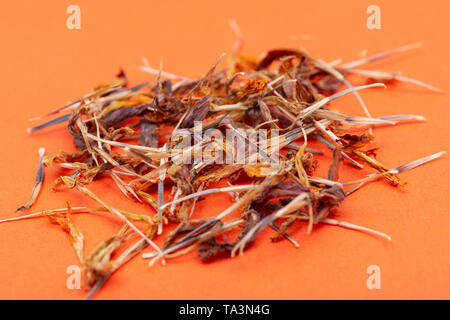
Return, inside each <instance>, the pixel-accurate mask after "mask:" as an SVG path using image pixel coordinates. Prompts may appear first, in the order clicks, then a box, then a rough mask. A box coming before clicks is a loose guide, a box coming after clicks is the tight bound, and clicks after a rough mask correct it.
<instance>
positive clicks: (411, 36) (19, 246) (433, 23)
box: [0, 0, 450, 299]
mask: <svg viewBox="0 0 450 320" xmlns="http://www.w3.org/2000/svg"><path fill="white" fill-rule="evenodd" d="M73 3H74V4H77V5H79V6H80V7H81V19H82V21H81V30H68V29H67V28H66V18H67V14H66V8H67V6H68V5H70V4H73ZM373 3H376V4H378V5H379V6H380V7H381V30H368V29H367V27H366V18H367V14H366V8H367V6H368V5H370V4H373ZM449 12H450V2H447V1H426V2H423V1H352V2H350V1H344V2H343V1H297V0H295V1H282V0H280V1H261V0H260V1H220V2H219V1H213V0H210V1H201V2H200V1H154V0H152V1H134V0H129V1H84V0H76V1H72V0H71V1H66V0H64V1H63V0H61V1H51V0H45V1H44V0H42V1H8V2H3V3H2V5H1V10H0V33H1V40H2V49H1V51H0V64H1V68H0V71H1V77H0V81H1V88H2V89H1V92H2V94H1V102H2V103H1V107H0V108H1V123H2V124H1V127H0V130H1V137H2V140H1V141H2V143H1V146H2V147H1V158H0V163H1V169H0V181H1V190H2V201H1V202H0V218H6V217H10V216H14V215H15V213H14V210H15V208H16V207H18V206H19V205H22V204H23V203H25V202H26V201H27V200H28V197H29V194H30V192H31V188H32V186H33V183H34V176H35V172H36V163H37V157H38V156H37V150H38V148H39V147H41V146H44V147H46V150H47V154H50V153H54V152H57V151H59V150H60V149H63V148H64V149H68V146H70V147H69V149H70V150H74V147H73V146H72V144H71V139H70V137H69V134H68V132H67V131H66V130H64V129H61V128H60V127H59V128H54V129H51V130H47V131H46V132H42V133H37V134H35V135H31V136H30V135H27V134H26V132H25V129H26V128H27V127H29V126H30V123H29V122H28V119H29V118H30V117H34V116H38V115H41V114H44V113H46V112H47V111H49V110H52V109H54V108H55V107H58V106H60V105H63V104H65V103H66V102H67V101H71V100H74V99H76V98H78V97H80V96H81V95H82V94H84V93H86V92H88V91H89V90H90V89H91V88H92V87H94V86H95V85H97V84H98V83H103V82H111V81H113V80H114V76H115V74H116V73H117V71H118V70H119V68H120V67H123V68H124V69H125V70H126V72H127V73H128V76H129V78H130V80H131V82H132V84H137V83H139V82H141V81H144V80H146V79H147V75H146V74H144V73H142V72H140V71H139V70H138V68H137V67H138V65H140V64H141V57H142V56H146V57H147V58H148V60H149V61H150V63H151V64H152V65H153V66H156V67H158V66H159V61H160V58H162V59H163V62H164V69H165V70H167V71H169V72H173V73H177V74H180V75H186V76H197V75H199V74H202V73H204V72H205V71H206V70H207V69H208V68H209V67H210V65H212V63H214V62H215V61H216V59H217V57H218V56H219V55H220V54H221V53H222V52H230V50H231V48H232V45H233V42H234V35H233V33H232V31H231V29H230V28H229V26H228V22H227V21H228V19H229V18H234V19H235V20H236V21H237V23H238V24H239V25H240V27H241V29H242V32H243V34H244V37H245V47H244V52H245V53H247V54H252V55H258V54H260V53H262V52H263V51H265V50H267V49H270V48H274V47H300V46H303V47H305V48H306V49H307V50H308V52H309V53H310V54H311V55H313V56H314V57H320V58H322V59H323V60H325V61H332V60H334V59H336V58H342V59H343V60H344V61H349V60H353V59H356V58H358V57H360V54H361V51H362V50H363V49H367V52H369V53H376V52H380V51H384V50H386V49H391V48H395V47H398V46H400V45H403V44H408V43H413V42H417V41H421V42H423V43H424V46H423V47H422V48H420V49H417V50H414V51H411V52H408V53H403V54H399V55H397V56H395V57H392V58H389V59H386V60H384V61H382V62H377V63H376V64H374V65H372V66H371V67H376V68H379V69H382V70H386V71H403V72H404V74H405V75H408V76H411V77H414V78H416V79H420V80H422V81H425V82H427V83H430V84H433V85H436V86H438V87H440V88H442V89H444V90H445V91H446V92H449V91H450V81H449V79H450V78H449V75H450V69H449V59H448V57H449V56H450V44H449V42H448V41H447V40H448V31H449V30H450V19H449ZM305 34H306V35H309V36H311V37H312V39H311V40H302V35H305ZM352 80H355V82H354V83H361V81H360V80H359V79H352ZM358 81H359V82H358ZM361 96H362V97H363V99H364V100H365V101H366V103H367V105H368V107H369V109H370V110H371V112H372V114H373V115H374V116H382V115H388V114H420V115H423V116H425V117H426V118H427V121H426V122H425V123H411V124H404V125H398V126H396V127H384V128H379V129H377V130H376V131H375V137H376V140H377V141H378V145H379V146H380V150H379V152H378V159H379V160H380V161H382V162H384V163H385V164H386V165H387V166H389V167H392V166H396V165H398V164H402V163H405V162H409V161H411V160H415V159H418V158H421V157H423V156H426V155H429V154H432V153H435V152H438V151H441V150H447V151H448V150H449V148H448V140H449V134H448V132H449V130H448V124H449V120H450V119H449V114H450V113H449V105H450V99H449V95H448V94H434V93H430V92H428V91H426V90H423V89H421V88H418V87H415V86H413V85H408V84H399V85H396V86H391V87H390V88H388V89H385V90H383V89H372V90H367V91H363V92H361ZM332 108H334V109H339V110H341V111H345V112H346V113H348V114H358V115H362V111H361V109H360V107H359V105H358V104H357V102H356V101H355V99H354V97H351V96H348V97H344V98H342V99H340V100H339V101H336V103H333V104H332ZM321 160H322V162H321V167H320V169H319V172H318V174H319V175H323V174H324V172H325V170H326V167H327V166H328V163H329V161H331V153H330V152H328V151H327V153H326V154H325V155H324V156H322V158H321ZM448 168H449V156H448V155H446V156H444V157H443V158H442V159H439V160H437V161H434V162H432V163H430V164H428V165H426V166H423V167H420V168H417V169H415V170H413V171H410V172H407V173H405V174H403V175H402V176H401V177H402V178H403V179H404V180H405V181H407V185H406V187H405V188H403V189H401V188H393V187H391V186H390V185H388V184H386V183H384V182H382V181H379V182H376V183H372V184H370V185H368V186H367V187H365V188H363V189H362V190H360V191H359V192H357V193H355V194H354V195H352V196H351V197H349V198H348V199H347V200H346V201H345V202H344V204H343V206H342V208H341V209H340V211H339V219H341V220H344V221H348V222H352V223H355V224H360V225H364V226H368V227H371V228H374V229H377V230H380V231H383V232H385V233H388V234H389V235H390V236H391V237H392V242H387V241H384V240H381V239H379V238H376V237H372V236H370V235H367V234H363V233H358V232H354V231H349V230H346V229H341V228H339V227H333V226H317V227H315V229H314V231H313V234H312V235H310V236H307V235H306V234H305V233H306V229H305V225H301V224H299V225H298V226H297V227H294V228H293V229H292V231H291V234H292V236H293V237H294V238H295V239H296V240H297V241H298V242H299V243H300V244H301V247H300V248H298V249H295V248H293V247H292V245H291V244H290V243H289V242H288V241H280V242H278V243H275V244H272V243H270V238H269V237H270V235H271V234H272V231H270V230H266V231H264V232H263V233H262V235H261V237H260V238H258V239H257V241H256V242H255V244H254V246H253V247H252V249H251V250H248V251H247V252H246V253H245V255H244V256H243V257H238V258H235V259H222V260H219V261H216V262H214V263H210V264H204V263H202V262H201V260H200V259H199V258H198V257H197V256H196V254H195V253H191V254H188V255H187V256H183V257H179V258H176V259H173V260H169V261H168V264H167V265H166V266H162V265H161V264H159V263H157V264H156V265H155V266H154V267H152V268H149V267H148V264H147V261H146V260H143V259H141V258H140V257H137V258H135V259H134V260H132V261H131V262H130V263H129V264H128V265H126V266H125V267H124V268H123V269H121V270H120V271H119V272H117V273H116V274H115V275H114V276H113V277H112V278H111V279H110V280H109V281H108V282H107V283H106V285H105V286H104V288H103V290H102V291H100V293H99V294H98V295H97V296H96V298H100V299H110V298H113V299H117V298H122V299H123V298H124V299H129V298H130V299H141V298H146V299H316V298H326V299H329V298H356V299H360V298H369V299H382V298H388V299H392V298H414V299H415V298H447V299H448V298H450V293H449V292H450V290H449V289H450V275H449V270H450V256H449V255H448V253H449V252H450V241H449V227H450V215H449V204H448V203H449V202H448V200H449V199H448V198H449V193H448V181H449V180H450V174H449V173H450V172H449V169H448ZM369 171H370V170H366V171H357V170H355V169H354V168H352V167H350V166H349V165H345V166H344V170H343V172H342V174H341V181H346V180H349V179H353V178H355V177H359V176H362V175H363V174H366V173H367V172H369ZM61 173H62V171H61V170H59V169H57V168H55V169H49V170H46V181H45V184H44V188H43V191H42V192H41V195H40V197H39V200H38V202H37V204H36V205H35V206H33V208H32V210H31V212H34V211H36V210H41V209H48V208H60V207H63V206H64V203H65V201H66V200H70V201H71V204H72V205H73V206H78V205H89V206H94V203H93V202H92V201H91V200H90V199H87V198H86V197H84V196H83V195H80V194H78V193H76V192H75V191H67V192H66V191H65V192H58V193H55V192H53V191H51V185H52V183H53V180H54V178H56V177H57V175H58V174H61ZM94 185H95V187H94ZM94 185H93V186H92V189H93V190H94V191H96V192H99V193H100V194H101V195H102V197H103V199H104V200H105V201H107V202H108V203H110V204H111V205H114V206H115V207H117V208H121V209H128V210H129V211H134V212H148V213H151V214H153V213H152V212H151V211H150V209H148V208H146V207H142V206H140V205H139V204H137V203H134V202H133V201H124V200H123V199H122V196H121V195H120V194H119V191H117V190H116V187H115V186H114V187H111V181H110V180H108V179H107V178H104V179H102V180H100V181H99V183H96V184H94ZM229 203H230V202H229V197H228V196H227V195H216V196H210V197H209V198H208V199H207V200H205V201H203V202H200V203H198V209H199V212H198V213H197V216H198V217H207V216H213V215H215V214H217V213H219V212H221V210H223V208H225V207H226V206H227V205H229ZM74 220H75V222H76V223H77V224H78V226H79V228H80V229H81V231H82V232H83V233H84V234H85V238H86V246H87V249H88V251H89V252H90V251H91V250H92V249H93V248H94V247H95V246H96V245H97V244H98V243H99V241H101V240H103V239H105V238H106V237H108V236H110V235H112V234H113V233H115V232H117V230H118V229H119V228H120V225H121V223H120V222H119V221H118V220H117V219H115V218H111V217H109V216H107V217H105V216H102V215H100V214H98V215H76V216H75V217H74ZM158 241H159V242H158V243H161V239H158ZM71 264H77V258H76V256H75V253H74V251H73V250H72V248H71V245H70V241H69V239H68V236H67V234H66V233H64V232H62V231H61V229H60V228H59V227H58V226H56V225H53V224H51V223H50V222H49V221H47V219H42V218H41V219H34V220H27V221H21V222H14V223H8V224H0V298H6V299H17V298H31V299H39V298H43V299H55V298H58V299H80V298H82V297H84V295H85V292H84V291H82V290H69V289H67V288H66V278H67V276H68V275H67V274H66V273H65V271H66V268H67V267H68V266H69V265H71ZM369 265H378V266H380V268H381V289H380V290H368V289H367V287H366V279H367V277H368V275H367V274H366V269H367V267H368V266H369Z"/></svg>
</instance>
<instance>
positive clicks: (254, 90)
mask: <svg viewBox="0 0 450 320" xmlns="http://www.w3.org/2000/svg"><path fill="white" fill-rule="evenodd" d="M231 26H232V28H233V30H234V31H235V33H236V35H237V41H236V44H235V46H234V48H233V51H232V53H231V55H229V56H228V60H227V64H226V65H227V66H226V68H225V69H220V67H219V65H220V63H221V59H222V58H223V55H222V56H221V57H220V58H219V60H217V61H216V62H215V63H214V64H213V65H212V67H211V68H209V70H207V72H206V73H205V74H204V75H203V76H202V77H200V78H199V79H190V78H188V77H184V76H179V75H175V74H172V73H169V72H166V71H164V70H162V68H160V69H153V68H152V67H151V66H150V65H149V63H148V62H147V60H146V59H144V66H143V67H141V70H142V71H144V72H147V73H150V74H151V75H152V76H155V78H154V80H153V83H150V82H145V83H142V84H139V85H137V86H135V87H132V88H129V87H128V80H127V77H126V75H125V73H124V72H123V71H121V72H120V73H119V75H118V79H117V81H115V82H113V83H111V84H102V85H99V86H97V87H96V88H94V89H93V90H92V91H91V92H90V93H88V94H85V95H84V96H83V97H81V98H80V99H78V100H76V101H75V102H73V103H71V104H69V105H66V106H63V107H61V108H58V109H56V110H54V111H52V112H50V113H48V114H46V115H44V116H42V117H39V118H35V119H34V120H39V121H42V120H43V119H44V118H47V117H53V118H52V119H50V120H48V121H46V122H44V123H43V124H41V125H37V126H35V127H33V128H31V129H29V130H28V131H29V132H30V133H32V132H35V131H38V130H42V129H45V128H47V127H49V126H52V125H55V124H58V123H63V122H65V123H67V129H68V131H69V132H70V134H71V135H72V137H73V143H74V145H75V146H76V147H77V149H78V151H76V152H72V153H70V152H64V151H62V152H60V153H58V154H52V155H47V156H45V157H44V151H43V149H40V151H39V154H40V160H39V171H38V175H37V179H36V185H35V187H34V189H33V193H32V197H31V199H30V201H29V202H28V203H27V204H26V205H25V206H23V207H20V208H19V209H18V210H20V211H25V210H26V209H28V208H29V207H30V206H31V205H32V204H33V203H34V201H35V199H36V197H37V195H38V193H39V190H40V188H41V185H42V181H43V177H44V167H52V166H53V167H55V166H57V167H60V168H62V169H61V170H63V172H64V175H62V176H60V177H59V178H58V179H57V181H55V183H54V186H53V188H54V189H55V190H61V189H64V188H71V189H74V190H77V191H79V192H81V193H83V194H84V195H86V196H87V197H89V198H91V199H93V200H95V201H96V202H97V203H99V205H100V207H98V208H88V207H71V206H70V205H69V204H67V208H59V209H53V210H47V211H44V212H36V213H32V214H28V215H23V216H21V217H13V218H9V219H5V220H1V221H0V222H7V221H17V220H20V219H28V218H33V217H38V216H46V217H48V218H49V219H50V220H51V221H52V222H55V223H57V224H59V225H60V226H61V227H62V228H63V229H64V230H65V231H67V232H68V233H69V235H70V239H71V241H72V244H73V247H74V248H75V251H76V253H77V256H78V258H79V260H80V263H81V265H82V267H83V270H84V272H85V273H84V274H85V284H86V288H88V289H89V288H90V289H91V291H90V293H89V295H88V298H89V297H91V296H92V295H93V294H94V293H95V292H96V291H97V290H98V289H99V288H100V287H101V286H102V284H103V283H104V282H105V281H106V280H107V279H108V278H109V277H110V276H111V275H112V274H113V273H114V272H115V271H116V270H117V269H118V268H120V267H121V266H122V265H124V264H125V263H126V262H127V261H129V260H130V259H131V258H133V257H134V256H136V255H137V254H139V253H142V251H143V250H144V249H145V248H147V247H148V246H149V245H150V246H151V247H153V250H151V251H149V252H145V253H143V257H144V258H151V260H150V265H152V264H153V263H154V262H155V261H157V260H159V259H161V261H162V262H165V261H166V259H170V258H173V257H176V256H180V255H182V254H185V253H187V252H189V251H191V250H194V249H197V250H198V255H199V256H200V258H201V259H202V260H204V261H212V260H214V259H215V258H218V257H232V256H234V255H235V254H236V253H239V254H242V253H243V252H244V251H245V250H246V249H248V248H250V246H251V244H252V243H253V242H254V241H255V239H257V237H258V235H259V234H260V232H261V230H263V229H265V228H267V227H270V228H272V229H273V230H274V234H273V236H272V241H279V240H280V239H283V238H285V239H287V240H288V241H290V242H292V243H293V244H294V246H296V247H299V244H298V243H297V242H296V241H295V240H294V239H293V236H292V235H291V234H289V230H290V227H291V226H292V225H294V224H295V223H302V221H303V222H305V223H306V226H307V229H306V230H307V233H311V232H312V231H313V229H314V226H315V225H316V224H319V223H323V224H329V225H334V226H340V227H344V228H348V229H353V230H358V231H362V232H366V233H370V234H374V235H377V236H380V237H383V238H386V239H390V237H389V236H388V235H386V234H384V233H382V232H379V231H375V230H372V229H369V228H367V227H362V226H357V225H354V224H351V223H349V222H343V221H338V220H336V219H333V218H332V217H333V214H334V213H335V212H336V210H338V208H339V206H340V205H341V203H342V202H343V201H344V200H345V199H346V198H347V197H348V196H349V195H351V194H352V193H353V192H355V191H356V190H359V189H360V188H361V187H362V186H364V185H365V184H367V183H368V182H370V181H374V180H376V179H379V178H384V179H385V180H387V181H388V182H389V183H390V184H391V185H393V186H397V187H402V186H403V185H404V182H403V181H401V180H400V178H399V177H398V175H399V174H400V173H402V172H404V171H406V170H410V169H413V168H415V167H417V166H419V165H422V164H424V163H427V162H429V161H431V160H434V159H436V158H438V157H440V156H442V155H443V154H444V152H439V153H436V154H434V155H431V156H428V157H424V158H421V159H419V160H415V161H412V162H410V163H407V164H403V165H400V166H397V167H396V168H393V169H389V167H387V166H386V165H383V164H382V161H381V160H378V159H376V157H375V150H376V146H374V140H375V135H374V131H376V129H377V127H378V126H380V125H382V126H383V127H386V125H395V124H396V123H398V122H400V121H423V120H424V118H423V117H421V116H417V115H388V116H383V117H372V116H371V113H370V112H369V109H370V108H371V107H373V106H371V104H370V103H365V102H364V101H363V100H362V98H361V96H360V95H359V94H358V92H359V91H361V90H367V89H369V88H375V87H385V83H387V82H389V83H391V82H392V81H393V80H395V81H404V82H410V83H413V84H417V85H420V86H422V87H424V88H427V89H430V90H433V91H438V89H436V88H434V87H432V86H430V85H426V84H424V83H422V82H419V81H417V80H413V79H411V78H407V77H404V76H401V75H399V74H398V73H390V72H381V71H367V70H363V69H360V66H362V65H368V64H370V63H371V62H372V61H375V60H378V59H381V58H385V57H388V56H391V55H393V54H397V53H399V52H403V51H405V50H410V49H413V48H415V47H417V46H418V45H416V44H414V45H409V46H404V47H401V48H398V49H394V50H391V51H387V52H383V53H380V54H376V55H373V56H371V57H368V58H364V59H359V60H356V61H353V62H348V63H345V64H342V63H340V62H339V61H335V62H332V63H326V62H324V61H322V60H320V59H315V58H313V57H311V56H309V55H308V54H307V53H306V52H304V51H303V50H297V49H275V50H270V51H268V52H267V53H266V54H265V55H264V56H263V57H262V58H261V59H257V58H251V57H246V56H242V55H240V50H241V47H242V36H241V34H240V31H239V28H238V27H237V25H236V24H235V23H234V22H233V23H232V24H231ZM349 74H357V75H358V76H360V77H365V78H366V79H367V80H369V81H373V80H375V81H377V82H376V83H372V84H367V85H362V86H353V85H352V84H351V83H350V82H349V81H348V79H347V76H348V75H349ZM341 87H343V89H344V90H342V91H339V89H340V88H341ZM346 94H353V95H354V96H355V98H356V100H355V103H358V104H360V105H361V107H362V110H361V113H362V115H353V116H352V115H346V114H342V113H340V112H338V111H335V110H331V109H330V107H331V103H332V102H333V100H335V99H339V98H340V97H341V96H343V95H346ZM61 113H63V114H62V115H60V114H61ZM310 141H318V142H319V143H322V144H323V145H324V146H325V147H326V149H327V148H329V149H331V150H332V154H333V157H332V160H331V163H330V161H329V160H328V164H327V161H322V160H321V159H323V158H322V157H320V154H322V153H324V151H323V150H316V149H313V148H311V147H310V146H308V142H310ZM318 165H320V166H323V165H327V166H328V167H329V169H328V173H327V175H326V177H318V176H315V171H316V167H317V166H318ZM344 165H349V166H350V168H352V169H354V170H360V169H361V168H367V169H368V170H373V169H374V170H376V172H375V173H372V174H369V175H365V174H361V176H362V177H361V179H359V180H355V181H350V182H340V181H339V172H340V169H341V168H342V166H344ZM101 176H106V177H108V178H110V179H112V180H111V181H113V184H112V186H117V188H118V192H120V193H121V194H123V195H124V196H125V198H126V199H129V201H138V202H140V203H141V204H142V207H143V210H145V211H146V213H140V214H136V213H129V212H125V211H123V210H119V209H115V208H113V207H111V206H109V205H108V204H107V203H105V202H104V201H103V200H102V199H101V195H100V196H98V195H96V194H94V193H93V192H92V191H91V190H90V189H89V188H88V185H89V184H91V183H95V181H96V180H97V179H98V178H99V177H101ZM239 177H245V179H244V180H245V181H246V183H245V184H239V181H242V180H238V178H239ZM217 182H220V186H218V185H216V184H217ZM224 183H225V186H224ZM226 184H228V185H226ZM164 193H166V194H169V201H166V202H165V203H164V199H163V196H164ZM213 193H214V194H223V195H224V197H231V200H232V202H233V204H232V205H231V206H230V207H228V208H226V209H225V210H224V211H223V212H221V213H219V214H218V215H216V216H214V217H211V218H207V219H198V217H196V203H197V202H199V201H202V200H203V199H205V198H206V197H208V195H210V194H213ZM92 212H103V213H105V212H106V213H108V212H109V213H112V214H113V215H114V216H117V217H119V218H120V219H122V220H123V222H124V227H123V228H122V229H121V230H120V231H119V233H117V234H116V235H113V236H112V237H111V238H109V239H107V240H105V241H103V242H102V243H101V244H100V245H99V246H98V247H97V248H96V249H95V250H94V251H93V252H92V253H91V254H90V255H88V256H87V258H85V257H84V255H83V248H84V245H83V241H84V239H83V235H82V233H81V231H80V230H79V229H78V228H77V227H76V226H75V225H74V224H73V222H72V220H71V214H75V213H77V214H78V213H87V214H89V213H92ZM238 212H240V214H239V213H238ZM232 216H234V218H231V217H232ZM136 223H138V224H139V225H135V224H136ZM168 223H175V224H178V227H177V228H176V229H175V230H174V231H172V232H171V233H169V234H166V233H165V232H164V225H166V224H168ZM142 224H145V225H146V228H145V229H141V228H142ZM232 229H233V230H235V231H233V232H230V230H232ZM236 229H237V231H236ZM164 235H165V242H164V245H163V246H162V247H161V248H159V247H158V246H157V245H156V244H155V243H154V242H153V240H154V238H156V237H158V236H164ZM233 235H234V236H233ZM132 238H134V239H135V240H134V243H132V244H130V243H131V242H132V240H131V239H132ZM119 251H120V252H122V253H121V254H120V255H119V254H118V252H119Z"/></svg>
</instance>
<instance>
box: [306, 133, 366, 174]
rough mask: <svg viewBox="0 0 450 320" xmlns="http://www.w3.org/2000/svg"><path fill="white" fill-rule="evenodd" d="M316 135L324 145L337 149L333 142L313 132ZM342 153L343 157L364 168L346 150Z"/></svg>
mask: <svg viewBox="0 0 450 320" xmlns="http://www.w3.org/2000/svg"><path fill="white" fill-rule="evenodd" d="M312 135H313V136H314V138H316V139H317V140H319V141H320V142H322V143H323V144H324V145H326V146H327V147H329V148H330V149H332V150H334V149H336V147H335V146H333V145H332V144H331V143H329V142H328V141H327V140H325V139H324V138H322V137H321V136H319V135H318V134H315V133H313V134H312ZM341 154H342V156H343V157H345V158H346V159H347V160H349V161H350V162H351V163H353V164H354V165H355V166H358V167H360V168H364V166H363V165H362V164H360V163H359V162H357V161H356V160H353V159H352V158H351V157H350V156H349V155H348V154H346V153H345V152H344V151H341Z"/></svg>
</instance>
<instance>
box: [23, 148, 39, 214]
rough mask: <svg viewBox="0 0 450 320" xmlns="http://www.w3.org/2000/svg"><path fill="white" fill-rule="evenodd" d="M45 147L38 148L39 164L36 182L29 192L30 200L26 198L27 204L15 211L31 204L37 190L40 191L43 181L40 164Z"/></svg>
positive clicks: (24, 208)
mask: <svg viewBox="0 0 450 320" xmlns="http://www.w3.org/2000/svg"><path fill="white" fill-rule="evenodd" d="M44 153H45V149H44V148H39V165H38V170H37V173H36V182H35V184H34V187H33V191H32V192H31V196H30V200H28V202H27V204H25V205H23V206H20V207H19V208H17V209H16V212H17V211H22V212H23V211H25V210H27V209H28V208H29V207H31V206H32V205H33V203H34V202H35V201H36V198H37V197H38V195H39V192H40V191H41V187H42V183H43V182H44V165H43V164H42V159H43V158H44Z"/></svg>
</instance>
